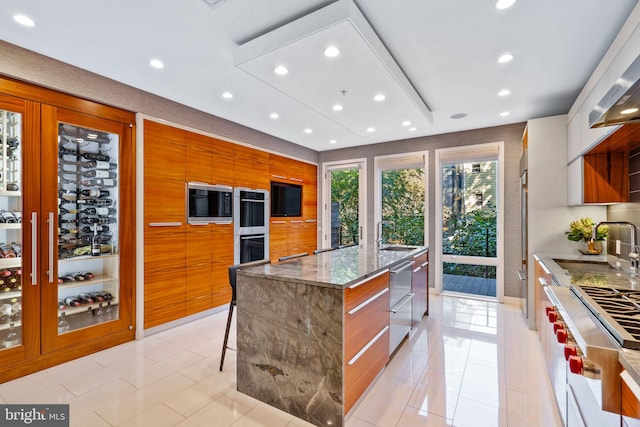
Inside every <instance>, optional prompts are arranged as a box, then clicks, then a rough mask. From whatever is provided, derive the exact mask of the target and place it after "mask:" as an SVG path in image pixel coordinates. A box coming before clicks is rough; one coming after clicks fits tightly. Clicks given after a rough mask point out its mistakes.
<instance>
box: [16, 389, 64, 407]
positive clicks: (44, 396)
mask: <svg viewBox="0 0 640 427" xmlns="http://www.w3.org/2000/svg"><path fill="white" fill-rule="evenodd" d="M75 398H76V396H75V395H74V394H73V393H71V392H70V391H69V390H68V389H67V388H65V387H64V386H62V385H57V386H55V387H49V388H45V389H36V390H33V391H32V392H31V394H29V395H27V396H23V397H21V398H20V399H19V400H16V401H10V402H8V403H42V404H47V403H69V402H70V401H72V400H73V399H75Z"/></svg>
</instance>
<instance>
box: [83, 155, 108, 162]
mask: <svg viewBox="0 0 640 427" xmlns="http://www.w3.org/2000/svg"><path fill="white" fill-rule="evenodd" d="M81 156H82V157H84V158H85V159H87V160H99V161H101V162H108V161H109V160H111V157H109V156H108V155H106V154H101V153H82V154H81Z"/></svg>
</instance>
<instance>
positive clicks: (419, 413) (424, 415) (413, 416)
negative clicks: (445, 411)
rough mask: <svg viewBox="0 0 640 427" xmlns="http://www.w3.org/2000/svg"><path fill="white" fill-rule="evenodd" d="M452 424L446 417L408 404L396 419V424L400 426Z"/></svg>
mask: <svg viewBox="0 0 640 427" xmlns="http://www.w3.org/2000/svg"><path fill="white" fill-rule="evenodd" d="M452 425H453V424H451V423H450V422H449V421H447V419H446V418H442V417H439V416H438V415H435V414H432V413H429V412H426V411H423V410H420V409H416V408H412V407H410V406H408V407H407V408H406V409H405V410H404V412H403V413H402V416H401V417H400V420H398V426H402V427H450V426H452Z"/></svg>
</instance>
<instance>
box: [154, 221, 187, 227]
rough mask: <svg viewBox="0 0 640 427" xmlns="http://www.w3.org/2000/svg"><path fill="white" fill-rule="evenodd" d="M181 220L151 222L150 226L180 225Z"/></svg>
mask: <svg viewBox="0 0 640 427" xmlns="http://www.w3.org/2000/svg"><path fill="white" fill-rule="evenodd" d="M180 226H182V223H181V222H150V223H149V227H180Z"/></svg>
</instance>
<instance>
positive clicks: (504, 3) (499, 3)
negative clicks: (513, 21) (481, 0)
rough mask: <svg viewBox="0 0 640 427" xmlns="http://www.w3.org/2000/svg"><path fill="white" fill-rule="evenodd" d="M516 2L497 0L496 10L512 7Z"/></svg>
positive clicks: (513, 0) (514, 0)
mask: <svg viewBox="0 0 640 427" xmlns="http://www.w3.org/2000/svg"><path fill="white" fill-rule="evenodd" d="M515 2H516V0H498V1H497V2H496V9H506V8H508V7H511V6H513V4H514V3H515Z"/></svg>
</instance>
